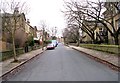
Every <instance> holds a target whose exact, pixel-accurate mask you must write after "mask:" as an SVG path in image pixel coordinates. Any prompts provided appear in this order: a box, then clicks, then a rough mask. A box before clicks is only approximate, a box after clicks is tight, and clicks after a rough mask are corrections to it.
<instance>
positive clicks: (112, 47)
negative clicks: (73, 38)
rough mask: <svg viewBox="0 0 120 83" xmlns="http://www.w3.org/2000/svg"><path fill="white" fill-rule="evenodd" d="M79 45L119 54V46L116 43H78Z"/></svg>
mask: <svg viewBox="0 0 120 83" xmlns="http://www.w3.org/2000/svg"><path fill="white" fill-rule="evenodd" d="M80 46H81V47H84V48H89V49H94V50H98V51H103V52H108V53H113V54H117V55H118V54H119V55H120V46H118V45H103V44H80Z"/></svg>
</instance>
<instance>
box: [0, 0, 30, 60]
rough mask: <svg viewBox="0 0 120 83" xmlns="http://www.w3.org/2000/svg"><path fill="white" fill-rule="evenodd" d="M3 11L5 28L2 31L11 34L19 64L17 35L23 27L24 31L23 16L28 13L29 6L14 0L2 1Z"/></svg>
mask: <svg viewBox="0 0 120 83" xmlns="http://www.w3.org/2000/svg"><path fill="white" fill-rule="evenodd" d="M0 4H1V10H2V12H3V14H2V17H3V21H2V22H3V27H2V29H3V30H4V31H6V32H7V33H9V35H10V36H11V39H12V46H13V53H14V61H15V62H17V61H18V59H17V56H16V48H15V35H16V31H17V30H19V29H20V28H21V27H22V28H23V30H24V27H23V25H24V23H23V19H22V18H21V16H23V17H24V16H25V14H24V12H27V9H28V7H27V5H26V3H25V2H23V3H22V2H15V1H14V0H11V1H9V2H7V1H1V3H0Z"/></svg>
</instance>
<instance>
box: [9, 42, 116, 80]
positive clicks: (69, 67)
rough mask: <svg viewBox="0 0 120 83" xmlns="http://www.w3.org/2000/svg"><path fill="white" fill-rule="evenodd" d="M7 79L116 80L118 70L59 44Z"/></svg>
mask: <svg viewBox="0 0 120 83" xmlns="http://www.w3.org/2000/svg"><path fill="white" fill-rule="evenodd" d="M9 81H118V72H116V71H114V70H111V69H110V68H108V67H106V66H105V65H103V64H101V63H99V62H96V61H94V60H92V59H90V58H88V57H86V56H85V55H84V54H82V53H80V52H78V51H76V50H73V49H72V48H69V47H66V46H64V45H63V44H59V45H58V47H56V48H55V49H54V50H46V51H45V52H43V54H40V56H37V57H36V58H35V59H34V60H32V61H30V62H29V63H27V64H26V65H25V67H24V68H23V69H22V70H21V71H20V72H19V73H17V74H16V75H14V76H13V77H11V78H10V79H9Z"/></svg>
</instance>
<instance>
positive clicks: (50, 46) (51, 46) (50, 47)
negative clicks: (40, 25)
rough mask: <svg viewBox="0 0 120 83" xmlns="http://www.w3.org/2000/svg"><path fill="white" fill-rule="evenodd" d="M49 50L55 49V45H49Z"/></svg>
mask: <svg viewBox="0 0 120 83" xmlns="http://www.w3.org/2000/svg"><path fill="white" fill-rule="evenodd" d="M47 49H55V46H54V44H53V43H51V44H48V45H47Z"/></svg>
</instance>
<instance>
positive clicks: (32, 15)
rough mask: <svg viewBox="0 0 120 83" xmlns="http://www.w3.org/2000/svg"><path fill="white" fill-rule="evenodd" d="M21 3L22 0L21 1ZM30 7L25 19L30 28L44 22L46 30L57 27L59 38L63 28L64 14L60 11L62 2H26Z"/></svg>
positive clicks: (50, 0)
mask: <svg viewBox="0 0 120 83" xmlns="http://www.w3.org/2000/svg"><path fill="white" fill-rule="evenodd" d="M21 1H22V0H21ZM26 1H27V3H28V6H29V7H30V12H29V13H28V14H27V18H28V19H30V23H31V25H32V26H39V25H40V21H45V23H46V25H47V28H52V27H57V30H58V33H57V35H59V36H61V34H62V33H61V31H62V29H63V28H65V19H64V14H63V13H62V12H61V10H63V9H64V7H63V3H64V2H63V0H26Z"/></svg>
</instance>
